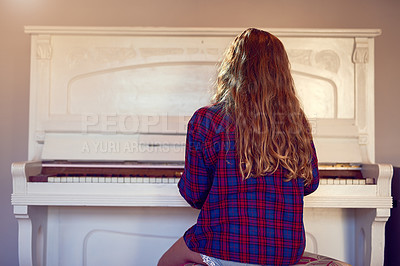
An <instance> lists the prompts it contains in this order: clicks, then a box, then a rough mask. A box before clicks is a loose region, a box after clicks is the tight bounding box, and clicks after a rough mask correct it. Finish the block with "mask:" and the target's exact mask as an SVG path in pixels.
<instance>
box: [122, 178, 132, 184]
mask: <svg viewBox="0 0 400 266" xmlns="http://www.w3.org/2000/svg"><path fill="white" fill-rule="evenodd" d="M130 182H131V178H130V177H123V183H130Z"/></svg>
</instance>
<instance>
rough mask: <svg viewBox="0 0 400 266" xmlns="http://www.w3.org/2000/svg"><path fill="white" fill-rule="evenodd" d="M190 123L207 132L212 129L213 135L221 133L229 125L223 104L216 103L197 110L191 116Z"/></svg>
mask: <svg viewBox="0 0 400 266" xmlns="http://www.w3.org/2000/svg"><path fill="white" fill-rule="evenodd" d="M190 123H192V124H194V125H201V126H202V127H203V128H206V129H207V131H209V130H210V129H213V131H215V132H214V133H221V132H220V131H225V129H226V128H227V127H228V126H229V124H230V118H229V115H228V114H227V113H226V111H225V109H224V106H223V104H221V103H216V104H211V105H207V106H203V107H201V108H199V109H198V110H197V111H196V112H195V113H194V114H193V116H192V118H191V121H190Z"/></svg>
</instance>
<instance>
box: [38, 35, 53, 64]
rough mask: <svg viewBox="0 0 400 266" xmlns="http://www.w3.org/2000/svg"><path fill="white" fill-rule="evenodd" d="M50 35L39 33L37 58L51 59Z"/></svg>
mask: <svg viewBox="0 0 400 266" xmlns="http://www.w3.org/2000/svg"><path fill="white" fill-rule="evenodd" d="M50 40H51V38H50V35H39V36H38V38H37V42H36V44H37V49H36V58H37V59H45V60H50V59H51V52H52V47H51V43H50Z"/></svg>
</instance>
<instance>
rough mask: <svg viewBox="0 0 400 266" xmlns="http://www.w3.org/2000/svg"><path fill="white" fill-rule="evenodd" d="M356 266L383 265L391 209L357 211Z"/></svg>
mask: <svg viewBox="0 0 400 266" xmlns="http://www.w3.org/2000/svg"><path fill="white" fill-rule="evenodd" d="M356 212H357V221H356V249H357V250H356V251H357V252H356V265H371V266H374V265H383V262H384V250H385V225H386V222H387V220H388V219H389V216H390V209H357V210H356Z"/></svg>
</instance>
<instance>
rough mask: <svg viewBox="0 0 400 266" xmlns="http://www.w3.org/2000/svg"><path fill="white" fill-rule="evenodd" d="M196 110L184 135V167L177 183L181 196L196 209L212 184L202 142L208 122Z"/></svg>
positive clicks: (200, 205)
mask: <svg viewBox="0 0 400 266" xmlns="http://www.w3.org/2000/svg"><path fill="white" fill-rule="evenodd" d="M205 120H206V118H205V117H202V115H201V114H199V112H198V111H197V112H196V113H195V114H194V115H193V117H192V118H191V119H190V121H189V124H188V131H187V136H186V153H185V169H184V172H183V175H182V177H181V179H180V181H179V183H178V188H179V192H180V193H181V195H182V197H183V198H184V199H185V200H186V201H187V202H188V203H189V204H190V205H191V206H192V207H193V208H196V209H201V207H202V206H203V204H204V202H205V200H206V198H207V196H208V192H209V191H210V189H211V185H212V174H211V172H210V171H209V170H208V169H207V167H206V163H205V156H204V150H203V148H204V142H205V138H206V135H207V133H209V124H208V123H207V122H206V121H205Z"/></svg>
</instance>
